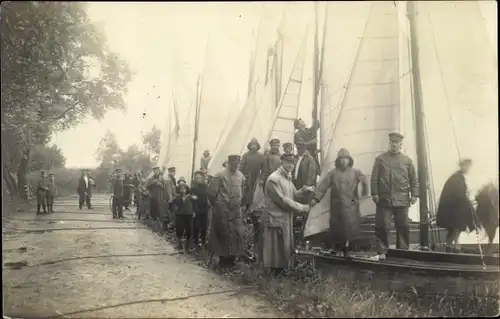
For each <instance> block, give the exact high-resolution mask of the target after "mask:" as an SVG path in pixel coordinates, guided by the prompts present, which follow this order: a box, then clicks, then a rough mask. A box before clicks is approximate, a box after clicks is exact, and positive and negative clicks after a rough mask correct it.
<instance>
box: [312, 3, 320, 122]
mask: <svg viewBox="0 0 500 319" xmlns="http://www.w3.org/2000/svg"><path fill="white" fill-rule="evenodd" d="M318 41H319V40H318V3H317V2H314V57H313V73H314V74H313V108H312V120H313V123H314V122H316V121H317V119H318V93H319V90H318V88H319V78H318V75H319V44H318Z"/></svg>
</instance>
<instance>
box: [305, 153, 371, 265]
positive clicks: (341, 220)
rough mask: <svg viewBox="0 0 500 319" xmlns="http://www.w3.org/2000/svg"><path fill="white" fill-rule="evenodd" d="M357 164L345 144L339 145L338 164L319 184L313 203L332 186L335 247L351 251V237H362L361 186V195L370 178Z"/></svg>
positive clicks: (346, 253) (343, 251) (331, 228)
mask: <svg viewBox="0 0 500 319" xmlns="http://www.w3.org/2000/svg"><path fill="white" fill-rule="evenodd" d="M353 166H354V160H353V158H352V157H351V155H350V154H349V151H348V150H346V149H345V148H342V149H340V151H339V152H338V154H337V159H336V160H335V168H334V169H332V170H331V171H330V172H328V175H326V176H325V178H323V179H322V181H321V183H320V184H319V185H318V187H317V188H316V192H315V195H314V198H313V200H312V201H311V206H314V205H316V204H317V203H319V202H320V201H321V199H322V198H323V197H324V196H325V195H326V193H327V191H328V190H330V234H331V239H332V243H333V244H334V245H333V249H334V250H335V251H336V252H342V253H343V254H344V256H345V257H347V256H348V255H349V248H350V241H353V240H355V239H358V238H359V226H360V222H361V211H360V210H359V195H358V191H359V187H360V186H361V194H362V195H361V196H362V197H364V196H368V181H367V180H366V177H365V175H364V174H363V172H361V171H360V170H359V169H356V168H354V167H353Z"/></svg>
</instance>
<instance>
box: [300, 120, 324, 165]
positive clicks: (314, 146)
mask: <svg viewBox="0 0 500 319" xmlns="http://www.w3.org/2000/svg"><path fill="white" fill-rule="evenodd" d="M293 125H294V127H295V129H296V130H297V132H295V135H294V137H293V139H294V143H295V145H297V144H304V145H305V146H306V148H307V150H308V151H309V154H310V155H311V156H312V157H313V158H314V161H315V164H316V173H317V174H319V173H320V171H321V169H320V166H319V160H318V153H319V151H318V130H319V125H320V123H319V121H318V120H315V121H314V124H313V125H312V126H311V127H310V128H307V127H306V123H304V121H303V120H302V119H296V120H295V121H294V122H293Z"/></svg>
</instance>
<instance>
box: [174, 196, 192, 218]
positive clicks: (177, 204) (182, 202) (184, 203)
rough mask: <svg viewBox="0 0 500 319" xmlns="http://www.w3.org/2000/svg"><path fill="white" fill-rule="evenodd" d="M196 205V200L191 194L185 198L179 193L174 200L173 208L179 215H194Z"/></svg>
mask: <svg viewBox="0 0 500 319" xmlns="http://www.w3.org/2000/svg"><path fill="white" fill-rule="evenodd" d="M195 207H196V201H195V200H194V199H193V198H192V197H191V196H190V195H187V197H186V198H184V199H183V198H182V197H181V196H180V195H177V196H176V197H175V199H174V201H173V202H172V209H173V211H174V212H175V213H176V214H178V215H193V214H194V213H195V211H194V208H195Z"/></svg>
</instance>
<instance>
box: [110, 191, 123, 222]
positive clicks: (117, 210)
mask: <svg viewBox="0 0 500 319" xmlns="http://www.w3.org/2000/svg"><path fill="white" fill-rule="evenodd" d="M112 206H113V207H112V208H113V218H121V217H123V198H121V197H118V196H114V197H113V203H112Z"/></svg>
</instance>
